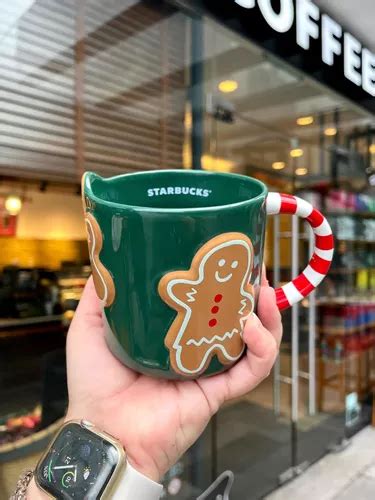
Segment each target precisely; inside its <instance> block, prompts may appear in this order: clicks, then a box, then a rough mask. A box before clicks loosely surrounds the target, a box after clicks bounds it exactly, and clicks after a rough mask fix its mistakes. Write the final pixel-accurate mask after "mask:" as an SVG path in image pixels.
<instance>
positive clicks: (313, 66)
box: [198, 0, 375, 111]
mask: <svg viewBox="0 0 375 500" xmlns="http://www.w3.org/2000/svg"><path fill="white" fill-rule="evenodd" d="M198 3H199V4H200V5H201V6H202V5H203V6H204V7H205V8H206V9H207V10H208V11H209V12H210V13H211V14H213V15H214V16H215V17H216V18H218V19H219V21H221V22H223V23H224V24H225V25H226V26H228V27H229V28H231V29H234V30H235V31H237V32H239V33H241V34H242V35H244V36H246V37H248V38H250V39H251V40H253V41H255V42H257V43H258V44H260V45H262V46H263V47H264V48H266V49H267V50H269V51H270V52H273V53H274V54H276V55H277V56H280V57H281V58H282V59H284V60H286V61H287V62H288V63H289V64H291V65H293V66H295V67H297V68H298V69H301V70H302V71H304V72H305V73H307V74H310V75H311V76H313V77H314V78H316V79H317V80H319V81H320V82H322V83H324V84H326V85H328V86H330V87H332V88H333V89H335V90H336V91H338V92H340V93H341V94H344V95H346V96H347V97H348V98H349V99H351V100H353V101H356V102H357V103H358V104H360V105H362V106H364V107H366V108H368V109H370V110H371V111H375V103H374V99H373V97H374V96H375V55H374V54H373V53H372V52H371V51H370V50H369V49H368V48H366V47H365V46H363V44H362V43H361V42H360V40H359V35H358V34H357V35H355V34H352V33H350V32H349V31H348V30H346V29H345V28H344V27H343V26H341V25H340V24H339V23H338V22H337V21H336V20H335V19H333V18H332V17H330V16H329V15H328V14H326V13H324V12H322V10H321V9H320V8H319V7H318V6H317V5H316V4H315V3H314V2H313V1H312V0H226V1H221V2H218V1H217V0H202V2H198ZM360 8H361V7H360V3H358V4H357V5H356V6H354V5H353V10H355V9H360Z"/></svg>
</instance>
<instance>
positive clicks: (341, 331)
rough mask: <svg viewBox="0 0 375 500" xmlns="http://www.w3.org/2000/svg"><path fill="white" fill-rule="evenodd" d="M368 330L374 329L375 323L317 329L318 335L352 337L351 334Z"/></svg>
mask: <svg viewBox="0 0 375 500" xmlns="http://www.w3.org/2000/svg"><path fill="white" fill-rule="evenodd" d="M368 328H375V323H368V324H366V325H361V326H351V327H346V326H320V327H319V328H318V331H319V333H323V334H326V335H352V334H353V333H359V332H363V331H364V330H367V329H368Z"/></svg>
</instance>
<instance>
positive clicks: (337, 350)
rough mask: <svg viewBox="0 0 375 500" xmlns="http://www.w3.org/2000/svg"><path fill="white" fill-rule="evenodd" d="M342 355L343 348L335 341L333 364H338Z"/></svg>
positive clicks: (340, 343)
mask: <svg viewBox="0 0 375 500" xmlns="http://www.w3.org/2000/svg"><path fill="white" fill-rule="evenodd" d="M343 354H344V348H343V345H342V342H341V340H339V339H337V340H336V342H335V355H334V357H335V363H340V362H341V361H342V358H343Z"/></svg>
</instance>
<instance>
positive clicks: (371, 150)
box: [368, 144, 375, 154]
mask: <svg viewBox="0 0 375 500" xmlns="http://www.w3.org/2000/svg"><path fill="white" fill-rule="evenodd" d="M368 150H369V151H370V153H371V154H375V144H371V146H370V147H369V148H368Z"/></svg>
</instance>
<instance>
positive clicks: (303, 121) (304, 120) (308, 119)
mask: <svg viewBox="0 0 375 500" xmlns="http://www.w3.org/2000/svg"><path fill="white" fill-rule="evenodd" d="M313 123H314V117H313V116H300V117H299V118H297V125H300V126H301V127H306V126H307V125H312V124H313Z"/></svg>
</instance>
